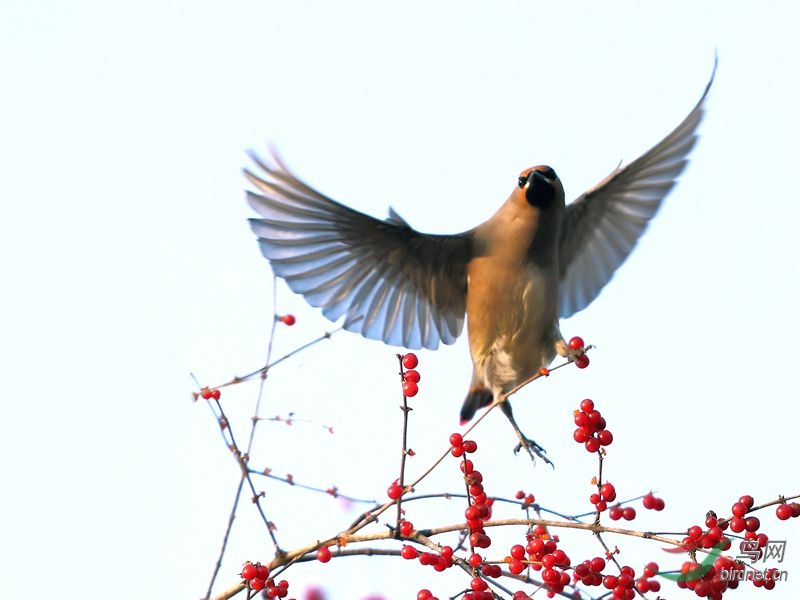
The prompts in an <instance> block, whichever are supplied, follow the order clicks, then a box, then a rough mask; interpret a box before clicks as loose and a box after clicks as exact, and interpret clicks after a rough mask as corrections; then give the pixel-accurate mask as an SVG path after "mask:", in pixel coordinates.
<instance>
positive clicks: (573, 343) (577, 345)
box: [567, 335, 589, 369]
mask: <svg viewBox="0 0 800 600" xmlns="http://www.w3.org/2000/svg"><path fill="white" fill-rule="evenodd" d="M567 345H568V346H569V349H570V350H572V351H574V352H581V354H578V356H576V357H575V359H574V360H575V366H576V367H578V368H579V369H585V368H586V367H588V366H589V357H588V356H587V355H586V354H585V350H586V345H585V344H584V343H583V338H582V337H580V336H577V335H576V336H575V337H571V338H570V339H569V342H567Z"/></svg>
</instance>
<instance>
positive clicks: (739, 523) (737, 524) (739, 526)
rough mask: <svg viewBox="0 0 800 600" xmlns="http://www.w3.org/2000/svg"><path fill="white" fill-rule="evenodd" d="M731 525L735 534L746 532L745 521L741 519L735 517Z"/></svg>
mask: <svg viewBox="0 0 800 600" xmlns="http://www.w3.org/2000/svg"><path fill="white" fill-rule="evenodd" d="M730 525H731V531H732V532H733V533H741V532H742V531H744V519H743V518H741V517H733V518H732V519H731V520H730Z"/></svg>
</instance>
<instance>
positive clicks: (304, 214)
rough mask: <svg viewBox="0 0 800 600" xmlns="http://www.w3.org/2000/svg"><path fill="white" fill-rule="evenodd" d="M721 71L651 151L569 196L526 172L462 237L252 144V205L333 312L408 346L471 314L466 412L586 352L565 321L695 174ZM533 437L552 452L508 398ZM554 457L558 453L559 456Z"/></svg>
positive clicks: (272, 244) (303, 280)
mask: <svg viewBox="0 0 800 600" xmlns="http://www.w3.org/2000/svg"><path fill="white" fill-rule="evenodd" d="M715 72H716V61H715V64H714V71H712V74H711V78H710V80H709V82H708V84H707V85H706V88H705V91H704V92H703V95H702V97H701V98H700V100H699V102H698V103H697V104H696V105H695V107H694V109H693V110H692V111H691V112H690V113H689V114H688V115H687V117H686V118H685V119H684V120H683V122H681V124H680V125H678V126H677V127H676V128H675V130H674V131H672V133H670V134H669V135H667V136H666V137H665V138H664V139H663V140H661V141H660V142H659V143H658V144H656V145H655V146H654V147H653V148H651V149H650V150H649V151H647V152H646V153H644V154H643V155H642V156H640V157H639V158H637V159H636V160H634V161H633V162H631V163H629V164H628V165H626V166H624V167H621V168H620V167H617V168H616V169H614V170H613V171H612V172H611V173H610V174H609V175H608V176H607V177H606V178H605V179H603V180H602V181H600V182H599V183H598V184H597V185H595V186H594V187H592V188H591V189H589V190H588V191H586V192H585V193H583V194H581V195H580V196H578V198H576V199H575V200H574V201H573V202H572V203H570V204H568V205H567V204H565V197H564V188H563V185H562V182H561V179H559V177H558V175H557V174H556V171H555V170H554V169H553V168H552V167H550V166H548V165H539V166H535V167H531V168H528V169H525V170H524V171H522V172H521V173H520V174H519V176H518V177H516V179H515V181H514V186H513V189H512V191H511V195H510V196H509V197H508V199H507V200H506V201H505V202H504V203H503V204H502V205H501V206H500V208H499V209H498V210H497V212H495V213H494V215H493V216H492V217H491V218H490V219H489V220H488V221H486V222H484V223H481V224H480V225H478V226H477V227H475V228H474V229H470V230H469V231H465V232H463V233H458V234H455V235H436V234H429V233H421V232H419V231H416V230H415V229H413V228H412V227H411V226H410V225H409V224H408V223H407V222H406V221H405V220H404V219H402V218H401V217H400V216H399V215H398V214H397V213H396V212H394V210H392V209H391V208H390V209H389V217H388V218H387V219H385V220H380V219H376V218H373V217H371V216H368V215H365V214H363V213H361V212H358V211H355V210H353V209H351V208H348V207H347V206H345V205H344V204H340V203H339V202H337V201H335V200H333V199H331V198H329V197H328V196H326V195H324V194H323V193H321V192H319V191H317V190H316V189H314V188H313V187H311V186H310V185H308V184H306V183H305V182H304V181H302V180H301V179H300V178H298V177H297V176H295V175H294V174H293V173H292V172H291V171H290V170H289V169H288V168H287V166H286V165H285V164H284V162H283V161H282V160H281V159H280V157H278V156H277V154H275V153H274V152H273V155H272V158H271V160H269V161H265V160H262V159H260V158H259V157H258V156H256V155H255V154H252V153H251V158H252V159H253V161H254V162H255V164H256V165H257V166H258V167H259V168H260V172H259V173H255V172H253V171H251V170H245V175H246V176H247V178H248V179H249V180H250V182H251V183H252V184H253V185H254V186H255V188H257V190H258V192H253V191H248V192H247V200H248V202H249V203H250V206H251V207H252V208H253V209H254V210H255V211H256V212H257V213H258V214H259V215H260V218H254V219H250V225H251V227H252V229H253V231H254V232H255V234H256V235H257V236H258V241H259V245H260V247H261V252H262V253H263V255H264V256H265V257H266V258H267V259H268V260H269V261H270V263H271V264H272V268H273V270H274V272H275V274H276V275H277V276H278V277H281V278H283V279H284V280H285V281H286V283H287V284H288V285H289V288H290V289H291V290H292V291H294V292H296V293H298V294H302V295H303V296H304V297H305V299H306V301H307V302H308V303H309V304H311V305H312V306H315V307H320V308H322V313H323V314H324V315H325V316H326V317H327V318H328V319H330V320H332V321H335V320H338V319H339V318H341V317H344V318H345V321H344V328H345V329H346V330H349V331H353V332H357V333H360V334H361V335H363V336H364V337H367V338H371V339H375V340H380V341H383V342H384V343H386V344H390V345H393V346H403V347H405V348H410V349H415V348H429V349H436V348H437V347H438V346H439V344H440V343H443V344H452V343H453V342H455V341H456V339H457V338H458V336H459V334H460V333H461V331H462V329H463V326H464V320H465V318H466V322H467V331H468V337H469V348H470V354H471V357H472V363H473V371H472V381H471V383H470V387H469V391H468V393H467V397H466V399H465V400H464V404H463V406H462V408H461V418H462V421H466V420H469V419H471V418H472V417H473V416H474V414H475V412H476V411H477V410H478V409H480V408H482V407H484V406H488V405H489V404H491V403H492V402H493V401H494V400H495V399H496V398H499V397H501V395H502V394H505V393H506V392H508V391H509V390H511V389H512V388H514V387H515V386H516V385H518V384H519V383H521V382H523V381H525V380H527V379H529V378H530V377H531V376H533V375H534V374H536V373H537V372H538V371H539V369H540V368H541V367H546V366H547V365H549V364H550V362H551V361H552V360H553V359H554V358H555V356H556V355H560V356H564V357H567V358H573V359H574V358H575V356H576V355H575V352H576V351H575V350H571V349H570V348H569V347H568V344H567V343H566V342H565V341H564V336H563V335H562V334H561V330H560V328H559V320H560V319H563V318H566V317H569V316H571V315H573V314H575V313H576V312H578V311H580V310H583V309H584V308H586V307H587V306H588V305H589V304H591V302H592V301H593V300H594V299H595V298H596V297H597V296H598V294H599V293H600V291H601V290H602V289H603V287H604V286H605V285H606V284H607V283H608V282H609V281H610V280H611V277H612V276H613V275H614V272H615V271H616V270H617V269H618V268H619V266H620V265H621V264H622V263H623V262H624V261H625V259H626V258H627V257H628V255H629V254H630V253H631V251H632V250H633V248H634V246H636V243H637V242H638V240H639V238H640V237H641V236H642V234H643V233H644V231H645V229H646V228H647V225H648V223H649V222H650V220H651V219H652V218H653V216H654V215H655V214H656V212H658V209H659V207H660V206H661V203H662V202H663V200H664V198H665V197H666V196H667V194H668V193H669V192H670V190H671V189H672V188H673V186H674V185H675V182H676V179H677V178H678V176H679V175H680V174H681V173H682V171H683V170H684V168H685V166H686V163H687V156H688V154H689V152H690V151H691V149H692V147H693V146H694V144H695V142H696V139H697V134H696V131H697V127H698V125H699V124H700V121H701V119H702V117H703V112H704V104H705V100H706V96H707V95H708V91H709V89H710V88H711V84H712V83H713V81H714V73H715ZM501 407H502V409H503V412H504V413H505V414H506V416H507V417H508V418H509V420H510V422H511V424H512V426H513V427H514V430H515V432H516V433H517V436H518V437H519V439H520V444H521V445H522V446H523V447H525V448H526V449H527V450H528V452H529V453H530V452H531V451H533V452H534V453H535V454H537V455H539V456H540V457H542V458H544V459H545V460H547V459H546V458H545V457H544V455H543V452H544V451H543V449H542V448H541V447H540V446H539V445H538V444H536V442H534V441H533V440H530V439H529V438H527V437H525V436H524V435H523V434H522V432H521V431H520V429H519V427H518V426H517V424H516V422H515V420H514V417H513V414H512V411H511V405H510V403H509V402H508V401H507V400H506V401H505V402H502V403H501ZM547 462H549V461H547Z"/></svg>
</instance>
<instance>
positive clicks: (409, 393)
mask: <svg viewBox="0 0 800 600" xmlns="http://www.w3.org/2000/svg"><path fill="white" fill-rule="evenodd" d="M418 391H419V386H418V385H417V384H416V383H414V382H413V381H406V382H405V383H404V384H403V395H404V396H406V397H408V398H413V397H414V396H416V395H417V392H418Z"/></svg>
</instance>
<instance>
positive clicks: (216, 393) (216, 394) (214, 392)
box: [211, 390, 222, 400]
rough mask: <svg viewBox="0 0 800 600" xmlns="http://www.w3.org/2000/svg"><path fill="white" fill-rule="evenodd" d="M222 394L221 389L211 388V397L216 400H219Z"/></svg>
mask: <svg viewBox="0 0 800 600" xmlns="http://www.w3.org/2000/svg"><path fill="white" fill-rule="evenodd" d="M221 395H222V394H221V393H220V391H219V390H211V397H212V398H213V399H214V400H219V398H220V396H221Z"/></svg>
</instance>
